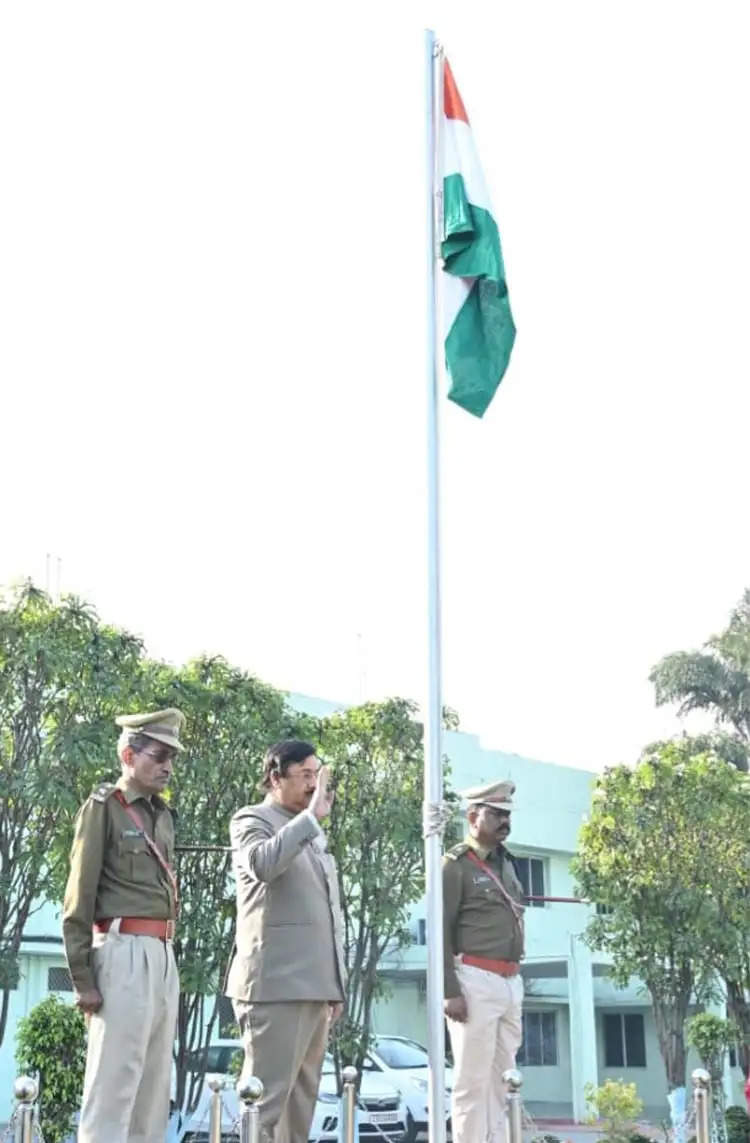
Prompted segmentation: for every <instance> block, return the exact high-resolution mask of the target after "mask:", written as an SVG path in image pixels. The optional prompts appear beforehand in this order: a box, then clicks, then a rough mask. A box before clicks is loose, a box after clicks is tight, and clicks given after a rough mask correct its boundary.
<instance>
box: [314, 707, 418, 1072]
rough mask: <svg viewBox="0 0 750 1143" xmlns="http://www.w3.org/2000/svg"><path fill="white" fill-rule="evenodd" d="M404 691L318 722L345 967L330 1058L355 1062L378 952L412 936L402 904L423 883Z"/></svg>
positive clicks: (374, 992) (377, 979)
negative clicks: (327, 774) (330, 782)
mask: <svg viewBox="0 0 750 1143" xmlns="http://www.w3.org/2000/svg"><path fill="white" fill-rule="evenodd" d="M415 712H416V707H415V705H414V704H413V703H411V702H408V701H406V700H404V699H388V700H387V701H385V702H380V703H366V704H364V705H362V706H358V707H353V708H351V709H349V710H347V711H344V712H343V713H340V714H335V715H331V716H329V717H327V718H324V719H322V720H321V722H320V727H319V735H318V738H319V742H320V751H321V756H322V758H323V759H324V760H325V761H326V762H327V763H329V764H330V765H331V767H332V772H333V778H334V783H335V791H336V797H335V801H334V804H333V809H332V813H331V818H330V821H329V822H328V823H327V825H326V834H327V836H328V846H329V849H330V851H331V852H332V854H333V856H334V857H335V859H336V863H337V865H338V869H339V877H340V879H341V890H342V911H343V920H344V944H345V950H346V957H347V964H348V968H349V983H348V990H347V1010H346V1016H345V1018H344V1020H343V1021H342V1023H341V1025H340V1027H339V1029H338V1033H337V1035H336V1038H335V1043H334V1048H335V1054H336V1059H337V1064H339V1063H340V1062H341V1061H343V1062H345V1063H349V1062H351V1063H353V1064H354V1065H355V1067H357V1069H358V1070H360V1071H361V1068H362V1061H363V1059H364V1056H365V1053H366V1050H367V1044H368V1038H369V1032H370V1023H371V1015H372V1006H373V1003H374V1001H375V999H376V998H377V997H378V996H380V995H382V994H383V992H384V990H385V988H386V982H385V980H384V978H383V976H382V975H381V974H380V973H379V972H378V966H379V963H380V961H381V958H382V957H383V955H384V954H389V955H390V954H393V953H396V952H397V951H398V950H399V949H401V948H403V947H405V946H406V945H408V944H409V943H411V936H410V934H409V931H408V929H407V927H406V922H407V917H408V911H409V907H410V906H411V905H413V904H414V903H415V902H416V901H418V900H419V898H420V897H421V895H422V893H423V892H424V870H423V848H422V847H423V841H422V796H423V794H422V791H423V758H424V755H423V748H422V727H421V725H420V724H419V723H418V722H416V721H415V717H414V716H415Z"/></svg>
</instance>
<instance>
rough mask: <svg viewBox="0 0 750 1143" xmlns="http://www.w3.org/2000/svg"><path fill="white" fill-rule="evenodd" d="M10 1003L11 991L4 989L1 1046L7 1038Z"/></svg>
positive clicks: (0, 1016) (0, 1002)
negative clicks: (6, 1030)
mask: <svg viewBox="0 0 750 1143" xmlns="http://www.w3.org/2000/svg"><path fill="white" fill-rule="evenodd" d="M9 1003H10V989H9V988H7V987H6V988H4V989H3V995H2V1000H0V1044H2V1042H3V1037H4V1036H5V1027H6V1025H7V1023H8V1005H9Z"/></svg>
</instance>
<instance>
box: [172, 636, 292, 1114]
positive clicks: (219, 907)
mask: <svg viewBox="0 0 750 1143" xmlns="http://www.w3.org/2000/svg"><path fill="white" fill-rule="evenodd" d="M153 686H154V701H158V703H159V704H162V703H164V704H165V705H168V706H178V707H179V708H180V709H181V710H182V711H183V712H184V714H185V717H186V723H185V746H186V749H185V753H184V754H182V755H180V757H179V760H178V763H177V767H176V770H175V780H174V783H173V788H172V792H171V798H172V801H173V804H174V806H175V809H176V811H177V815H178V816H177V845H178V868H177V872H178V878H179V884H180V892H181V908H180V918H179V924H178V928H177V940H176V942H175V952H176V956H177V963H178V967H179V970H180V988H181V991H180V1003H179V1011H178V1018H177V1039H176V1043H175V1065H176V1081H177V1090H176V1102H177V1105H178V1106H179V1107H181V1108H182V1109H183V1110H184V1111H185V1113H186V1114H190V1113H191V1112H192V1111H194V1110H195V1107H196V1106H197V1103H198V1099H199V1097H200V1093H201V1087H202V1083H203V1076H204V1074H205V1069H206V1062H207V1055H208V1048H209V1045H210V1043H211V1040H212V1039H213V1038H214V1036H215V1035H216V1033H217V1031H218V1021H219V996H220V993H221V988H222V984H223V978H224V974H225V972H226V969H227V966H228V963H229V959H230V956H231V953H232V948H233V944H234V934H235V920H236V913H235V895H234V884H233V881H232V876H231V851H230V849H229V820H230V818H231V817H232V815H233V814H234V813H235V812H236V810H238V809H239V808H240V806H242V805H246V804H247V803H248V802H254V801H257V800H259V797H260V795H259V792H258V779H259V777H260V774H261V768H262V761H263V755H264V753H265V750H266V748H267V747H268V746H269V745H270V744H271V743H272V742H275V741H277V740H278V739H280V738H288V737H294V736H296V735H298V734H300V733H301V732H302V731H304V729H305V728H306V722H305V720H304V718H303V717H301V716H300V715H298V714H297V713H296V712H294V711H292V710H291V709H290V708H289V707H288V706H287V704H286V702H285V698H284V695H283V694H282V693H281V692H279V691H276V690H274V689H273V687H270V686H268V685H267V684H265V683H262V682H260V681H259V680H258V679H256V678H254V677H252V676H251V675H248V674H246V673H244V672H243V671H240V670H238V669H236V668H235V667H232V666H230V665H229V664H228V663H227V662H226V661H225V660H224V659H222V658H216V657H215V658H202V659H198V660H196V661H195V662H192V663H189V664H188V665H187V666H185V667H184V668H182V669H181V670H179V671H175V672H169V671H166V670H165V669H161V670H156V671H155V677H154V680H153Z"/></svg>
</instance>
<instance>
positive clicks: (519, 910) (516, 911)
mask: <svg viewBox="0 0 750 1143" xmlns="http://www.w3.org/2000/svg"><path fill="white" fill-rule="evenodd" d="M466 856H467V857H468V859H469V861H473V862H474V864H475V865H478V866H479V868H480V869H481V870H482V872H483V873H486V874H487V876H488V877H489V878H490V879H491V880H492V881H494V882H495V884H496V885H497V887H498V889H499V890H500V892H501V893H502V895H503V897H504V898H505V901H506V904H508V905H509V906H510V911H511V912H512V914H513V916H514V917H515V919H516V920H517V921H518V923H519V925H520V924H521V923H522V918H523V906H522V905H519V904H518V902H517V901H514V900H513V898H512V897H511V895H510V893H509V892H508V890H507V889H506V888H505V886H504V885H503V883H502V881H501V880H500V878H499V877H498V875H497V873H495V870H494V869H492V868H491V867H490V866H489V865H488V864H487V862H486V861H482V859H481V857H479V856H478V854H476V853H475V852H474V850H473V849H470V850H469V851H468V852H467V854H466Z"/></svg>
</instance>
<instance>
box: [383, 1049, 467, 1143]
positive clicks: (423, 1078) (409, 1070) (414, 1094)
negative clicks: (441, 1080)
mask: <svg viewBox="0 0 750 1143" xmlns="http://www.w3.org/2000/svg"><path fill="white" fill-rule="evenodd" d="M429 1064H430V1061H429V1057H428V1055H427V1049H426V1048H424V1047H423V1046H422V1044H418V1043H417V1041H416V1040H409V1039H407V1038H406V1037H405V1036H375V1038H374V1040H373V1042H372V1046H371V1048H370V1051H369V1053H368V1055H367V1057H366V1059H365V1068H366V1069H367V1070H366V1072H365V1075H366V1076H367V1075H369V1076H370V1077H371V1078H373V1079H374V1077H375V1075H377V1074H378V1073H380V1074H382V1075H383V1076H384V1077H385V1078H387V1079H388V1080H389V1081H390V1082H391V1083H392V1084H394V1085H395V1086H396V1087H397V1088H398V1089H399V1091H400V1092H401V1094H402V1095H403V1097H404V1101H405V1103H406V1107H407V1126H406V1136H405V1143H412V1141H413V1140H415V1139H418V1138H419V1137H420V1136H424V1137H425V1138H426V1137H427V1117H428V1110H427V1090H428V1089H427V1077H428V1075H429ZM452 1087H453V1072H452V1070H451V1069H450V1068H448V1067H447V1068H446V1069H445V1118H446V1122H447V1123H448V1125H449V1126H450V1124H449V1120H450V1114H451V1098H450V1093H451V1089H452Z"/></svg>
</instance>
